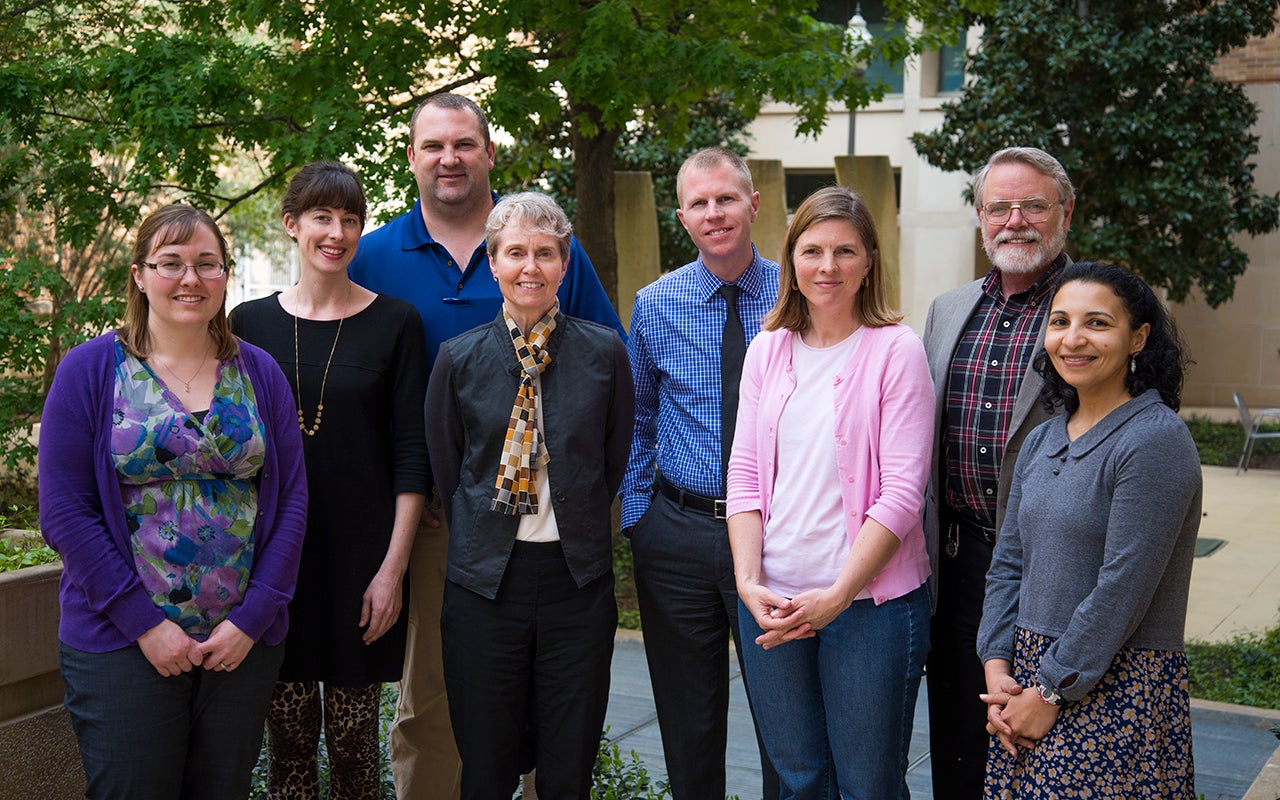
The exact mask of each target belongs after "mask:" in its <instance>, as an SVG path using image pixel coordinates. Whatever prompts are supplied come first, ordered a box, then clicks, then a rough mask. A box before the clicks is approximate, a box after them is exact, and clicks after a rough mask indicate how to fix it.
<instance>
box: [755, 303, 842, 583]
mask: <svg viewBox="0 0 1280 800" xmlns="http://www.w3.org/2000/svg"><path fill="white" fill-rule="evenodd" d="M861 333H862V329H861V328H859V329H858V330H856V331H854V332H853V333H852V334H851V335H850V336H849V337H848V338H847V339H845V340H844V341H842V342H840V343H838V344H835V345H832V346H831V347H822V348H817V347H810V346H809V345H807V344H805V343H804V342H803V341H801V339H800V337H799V336H795V337H793V338H792V348H791V360H792V367H793V369H794V370H795V379H796V389H795V391H794V392H792V394H791V398H790V399H789V400H788V401H787V405H786V407H785V408H784V409H783V410H782V416H781V417H780V418H779V420H778V440H777V441H778V453H777V456H778V474H777V477H776V478H775V479H774V490H773V503H772V505H771V506H770V508H769V519H767V520H765V521H764V549H763V555H762V558H761V573H762V575H761V577H762V581H761V582H762V583H763V584H764V585H765V586H767V587H769V588H770V589H772V590H773V591H775V592H777V593H778V594H781V595H782V596H784V597H794V596H796V595H797V594H799V593H801V592H803V591H806V590H808V589H817V588H824V587H827V586H830V585H831V584H833V583H835V580H836V577H837V576H838V575H839V574H840V569H841V567H843V566H844V561H845V558H846V557H847V556H848V554H849V538H848V535H847V531H846V525H845V521H844V508H843V505H842V501H841V495H840V474H839V471H838V469H837V465H836V449H835V445H834V442H835V440H836V430H835V410H834V409H835V379H836V377H837V375H838V374H839V373H840V371H841V370H842V369H843V368H844V367H845V366H846V365H847V364H848V363H849V360H850V359H851V358H853V354H854V352H856V351H857V349H858V342H859V341H860V340H861V338H862V337H861Z"/></svg>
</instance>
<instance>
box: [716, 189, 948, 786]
mask: <svg viewBox="0 0 1280 800" xmlns="http://www.w3.org/2000/svg"><path fill="white" fill-rule="evenodd" d="M900 319H901V317H900V316H899V315H897V314H895V313H894V312H893V311H892V310H890V309H889V307H888V305H887V302H886V300H885V289H884V278H883V275H882V268H881V264H880V252H879V238H878V236H877V235H876V229H875V222H874V220H873V219H872V217H871V212H870V211H869V210H868V208H867V206H866V204H865V203H864V202H863V201H862V199H861V198H860V197H858V196H857V195H856V194H854V193H853V192H850V191H849V190H847V189H844V188H840V187H830V188H826V189H821V190H819V191H818V192H815V193H814V194H813V195H811V196H810V197H809V198H808V199H807V200H805V201H804V203H802V204H801V206H800V208H799V209H798V210H797V211H796V214H795V217H794V219H793V220H792V223H791V226H790V227H789V228H788V229H787V239H786V250H785V252H784V253H783V259H782V273H781V287H780V292H779V295H778V302H777V305H775V306H774V308H773V310H772V311H771V312H770V313H769V316H768V317H766V319H765V321H764V324H763V328H764V330H762V331H761V333H760V334H759V335H758V336H757V337H756V338H755V339H754V340H753V341H752V343H751V347H750V349H749V350H748V351H747V358H746V362H745V364H744V366H743V373H742V388H741V399H740V405H739V411H738V424H737V434H736V436H735V443H734V448H733V455H732V458H731V459H730V462H729V475H728V513H729V515H730V516H729V540H730V543H731V544H732V547H733V561H734V569H735V571H736V576H737V585H738V595H739V599H740V600H739V601H740V605H741V607H740V610H739V614H738V618H739V620H740V624H741V626H742V638H743V644H742V645H741V646H743V647H744V648H745V651H744V661H745V665H746V670H747V673H748V682H749V685H750V686H751V702H752V707H753V710H754V711H755V714H756V720H757V722H758V724H759V727H760V733H761V736H762V738H763V739H764V744H765V747H766V749H767V750H768V753H769V758H770V759H771V760H772V761H773V763H774V766H776V767H777V768H778V774H779V777H780V779H781V783H782V795H781V796H782V798H784V800H785V799H786V798H820V797H822V798H825V797H837V796H839V797H844V798H874V799H875V800H884V798H897V797H907V796H908V792H907V785H906V769H907V747H908V745H909V743H910V740H911V723H912V716H913V714H914V710H915V702H916V693H917V690H918V688H919V685H920V676H921V674H922V670H923V667H924V660H925V656H926V655H927V653H928V649H929V610H930V605H931V603H930V599H929V591H928V588H927V586H926V582H927V579H928V577H929V558H928V556H927V554H926V553H925V543H924V532H923V530H922V527H921V509H922V508H923V506H924V490H925V483H926V479H927V477H928V470H929V463H930V453H931V442H932V436H933V410H934V400H933V384H932V382H931V380H930V378H929V369H928V365H927V363H926V361H925V354H924V347H923V345H922V344H921V343H920V339H919V337H918V336H916V334H915V333H913V332H912V331H911V329H909V328H907V327H906V326H904V325H902V324H900V323H899V320H900ZM751 640H754V642H755V644H754V646H753V645H752V644H750V642H751ZM837 793H838V794H837Z"/></svg>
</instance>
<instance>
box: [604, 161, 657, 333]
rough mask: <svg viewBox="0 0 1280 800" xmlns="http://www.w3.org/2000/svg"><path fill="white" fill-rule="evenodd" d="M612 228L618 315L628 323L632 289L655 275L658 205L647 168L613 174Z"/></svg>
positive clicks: (633, 294)
mask: <svg viewBox="0 0 1280 800" xmlns="http://www.w3.org/2000/svg"><path fill="white" fill-rule="evenodd" d="M613 202H614V210H613V229H614V238H615V241H616V242H617V245H618V316H619V317H620V318H621V319H622V324H623V325H625V326H630V324H631V308H632V306H634V305H635V300H636V292H637V291H639V290H640V289H642V288H644V287H645V286H648V285H649V284H651V283H653V282H654V281H656V280H657V279H658V274H659V272H660V271H661V264H662V261H661V258H660V257H659V254H658V209H657V207H656V205H655V204H654V201H653V177H652V176H651V175H649V173H648V172H615V173H614V175H613Z"/></svg>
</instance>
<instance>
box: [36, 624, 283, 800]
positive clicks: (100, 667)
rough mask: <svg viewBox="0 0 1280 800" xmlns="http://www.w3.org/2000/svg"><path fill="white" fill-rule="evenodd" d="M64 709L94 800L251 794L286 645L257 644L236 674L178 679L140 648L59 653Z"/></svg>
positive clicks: (221, 798)
mask: <svg viewBox="0 0 1280 800" xmlns="http://www.w3.org/2000/svg"><path fill="white" fill-rule="evenodd" d="M59 656H60V661H61V664H62V677H63V680H64V681H65V682H66V684H67V694H66V706H67V711H68V712H69V713H70V715H71V726H72V728H74V729H75V732H76V740H77V741H78V742H79V743H80V759H81V761H82V762H83V763H84V771H85V777H86V779H87V780H88V788H87V790H86V792H85V793H86V795H87V796H88V797H90V798H93V800H106V798H120V800H152V799H153V798H154V800H175V798H182V800H197V799H199V800H231V798H243V797H247V796H248V794H249V781H250V773H252V771H253V766H254V764H255V763H257V760H258V751H259V749H260V748H261V747H262V730H263V722H264V721H265V720H266V717H267V704H268V703H269V702H270V700H271V692H272V690H273V689H274V688H275V683H276V675H277V673H279V671H280V662H281V661H282V660H283V659H284V645H283V644H281V645H277V646H275V647H268V646H266V645H264V644H261V643H259V644H255V645H254V646H253V649H252V650H250V651H249V655H247V656H246V657H245V659H244V661H243V662H241V664H240V665H239V666H238V667H236V668H235V669H234V670H232V671H231V672H216V671H213V670H207V671H206V670H204V669H202V668H200V667H196V668H194V669H192V670H191V671H190V672H184V673H182V674H181V675H177V676H174V677H170V678H165V677H162V676H161V675H160V673H158V672H156V670H155V667H153V666H151V663H150V662H149V661H147V657H146V656H144V655H143V654H142V650H140V649H139V648H138V647H137V646H136V645H131V646H129V647H125V648H122V649H120V650H113V651H111V652H108V653H86V652H85V651H83V650H77V649H76V648H74V647H70V646H68V645H66V644H60V645H59Z"/></svg>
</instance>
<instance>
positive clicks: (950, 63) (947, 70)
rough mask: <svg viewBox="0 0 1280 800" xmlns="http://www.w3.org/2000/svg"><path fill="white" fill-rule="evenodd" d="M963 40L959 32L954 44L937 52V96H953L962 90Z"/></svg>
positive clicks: (963, 33)
mask: <svg viewBox="0 0 1280 800" xmlns="http://www.w3.org/2000/svg"><path fill="white" fill-rule="evenodd" d="M964 38H965V31H964V30H961V31H960V38H959V39H957V40H956V43H955V44H953V45H947V46H946V47H943V48H942V49H941V50H939V51H938V94H954V93H956V92H959V91H960V90H961V89H963V88H964V57H965V52H964Z"/></svg>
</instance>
